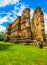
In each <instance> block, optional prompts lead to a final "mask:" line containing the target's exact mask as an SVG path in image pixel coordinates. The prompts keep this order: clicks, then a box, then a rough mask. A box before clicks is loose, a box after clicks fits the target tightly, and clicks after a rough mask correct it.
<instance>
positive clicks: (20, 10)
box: [18, 4, 26, 16]
mask: <svg viewBox="0 0 47 65" xmlns="http://www.w3.org/2000/svg"><path fill="white" fill-rule="evenodd" d="M25 8H26V6H25V5H23V4H21V7H20V8H19V12H18V15H19V16H21V14H22V11H23V10H24V9H25Z"/></svg>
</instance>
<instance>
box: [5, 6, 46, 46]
mask: <svg viewBox="0 0 47 65" xmlns="http://www.w3.org/2000/svg"><path fill="white" fill-rule="evenodd" d="M6 31H7V32H6V34H5V38H4V40H8V41H11V42H14V43H16V42H17V43H18V42H20V43H26V44H29V43H30V42H32V40H36V41H40V42H43V41H44V39H45V30H44V14H43V12H42V10H41V8H40V7H38V8H36V9H35V11H34V14H33V18H32V19H31V22H30V9H29V8H25V9H24V11H23V12H22V15H21V16H18V17H17V19H16V20H15V21H14V22H13V23H12V24H11V25H8V27H7V28H6ZM9 39H10V40H9ZM33 44H34V43H33ZM34 45H35V44H34ZM38 45H39V44H38Z"/></svg>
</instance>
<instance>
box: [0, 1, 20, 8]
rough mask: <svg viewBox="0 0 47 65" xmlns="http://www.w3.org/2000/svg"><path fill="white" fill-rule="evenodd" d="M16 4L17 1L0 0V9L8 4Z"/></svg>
mask: <svg viewBox="0 0 47 65" xmlns="http://www.w3.org/2000/svg"><path fill="white" fill-rule="evenodd" d="M17 2H19V0H0V7H2V6H6V5H9V4H16V3H17Z"/></svg>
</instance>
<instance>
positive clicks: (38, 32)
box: [31, 7, 45, 41]
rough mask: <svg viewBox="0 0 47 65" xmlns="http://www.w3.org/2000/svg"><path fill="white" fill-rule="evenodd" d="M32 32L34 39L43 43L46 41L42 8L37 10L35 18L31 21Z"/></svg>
mask: <svg viewBox="0 0 47 65" xmlns="http://www.w3.org/2000/svg"><path fill="white" fill-rule="evenodd" d="M31 31H32V33H33V39H35V40H39V41H43V40H44V39H45V30H44V14H43V12H42V11H41V8H40V7H38V8H36V9H35V11H34V14H33V18H32V20H31Z"/></svg>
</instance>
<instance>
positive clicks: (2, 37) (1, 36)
mask: <svg viewBox="0 0 47 65" xmlns="http://www.w3.org/2000/svg"><path fill="white" fill-rule="evenodd" d="M3 39H4V32H0V41H3Z"/></svg>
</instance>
